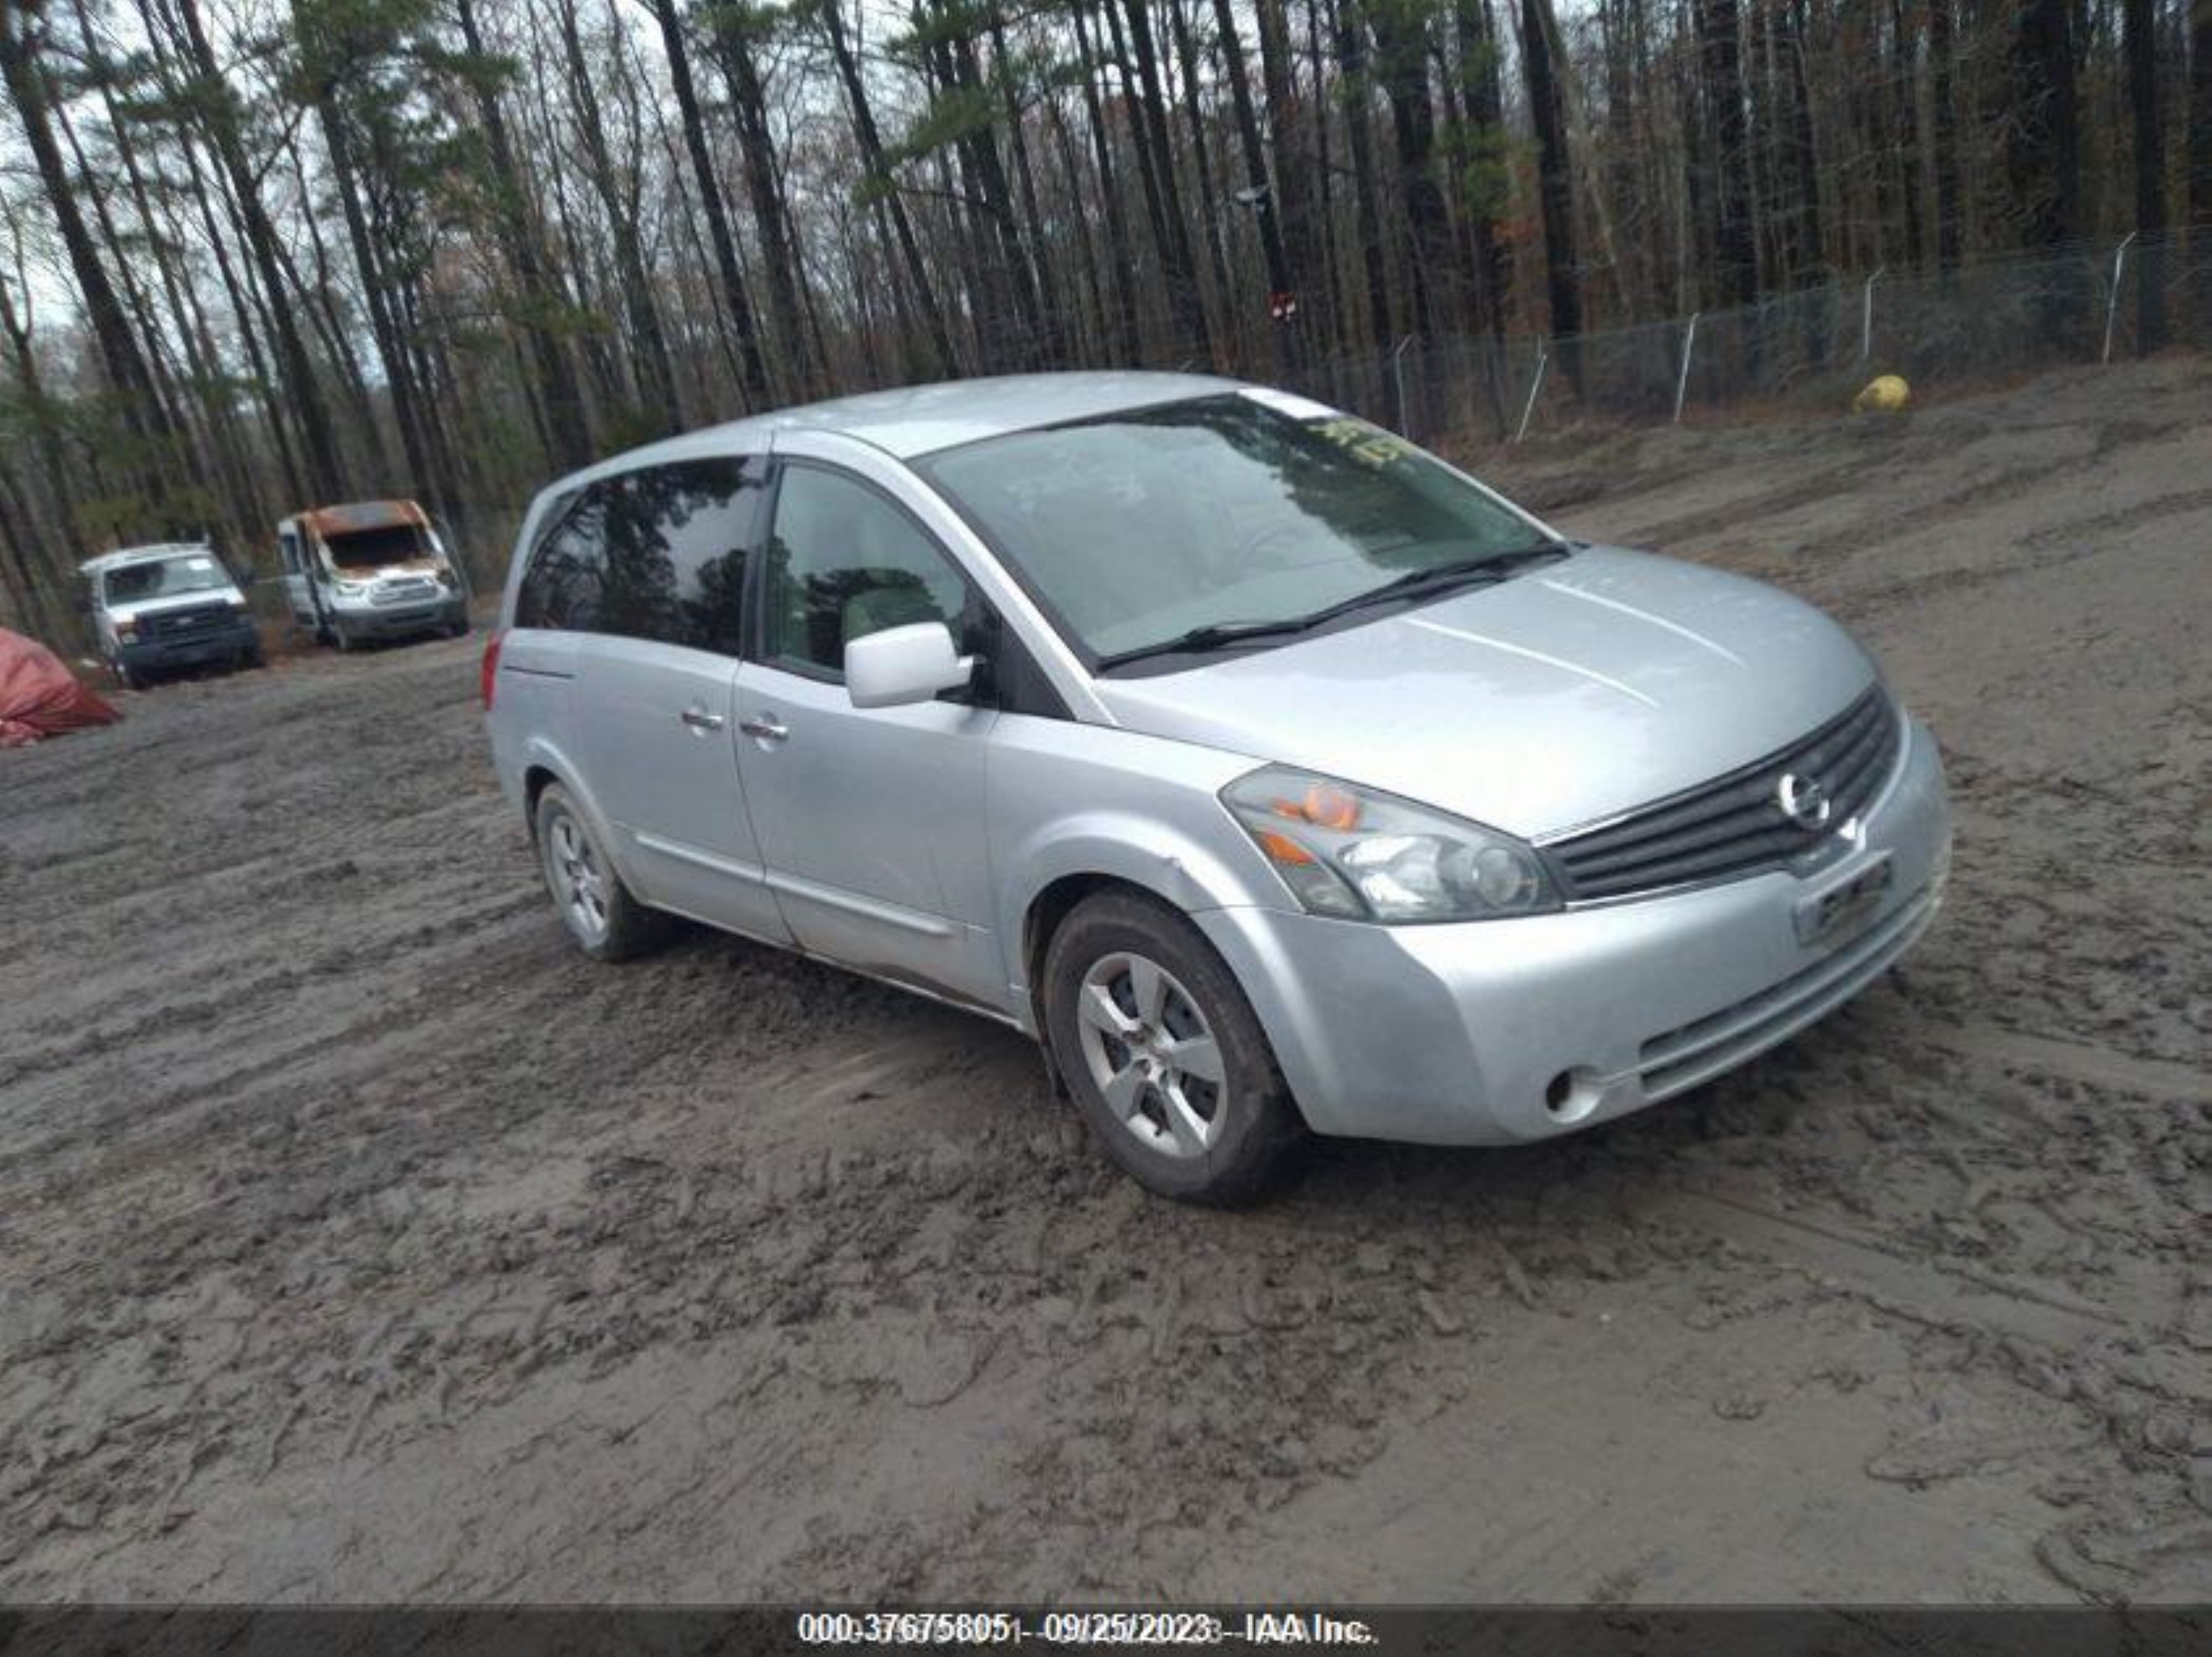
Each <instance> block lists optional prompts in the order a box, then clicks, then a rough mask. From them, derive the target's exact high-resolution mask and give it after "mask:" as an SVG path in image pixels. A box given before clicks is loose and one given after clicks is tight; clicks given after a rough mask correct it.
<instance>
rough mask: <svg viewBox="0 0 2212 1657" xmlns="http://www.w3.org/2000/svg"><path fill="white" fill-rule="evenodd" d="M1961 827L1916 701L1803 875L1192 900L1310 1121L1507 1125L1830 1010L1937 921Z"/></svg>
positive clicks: (1697, 1071) (1571, 1118) (1669, 1085)
mask: <svg viewBox="0 0 2212 1657" xmlns="http://www.w3.org/2000/svg"><path fill="white" fill-rule="evenodd" d="M1950 849H1951V822H1950V810H1949V806H1948V802H1947V800H1946V798H1945V794H1944V786H1943V770H1942V760H1941V758H1940V757H1939V756H1938V755H1937V753H1936V744H1935V739H1934V738H1933V737H1930V736H1929V733H1928V731H1927V730H1926V729H1925V728H1924V727H1923V726H1922V725H1919V724H1918V723H1917V722H1915V721H1911V720H1908V721H1907V722H1906V725H1905V741H1904V743H1903V744H1902V747H1901V751H1900V753H1899V757H1898V760H1897V762H1896V764H1895V766H1894V768H1893V769H1892V771H1891V773H1890V775H1889V777H1888V779H1887V782H1886V783H1885V784H1884V786H1883V788H1882V791H1881V794H1880V795H1879V796H1878V797H1877V798H1876V799H1875V804H1873V805H1872V807H1870V808H1869V810H1868V811H1867V812H1866V814H1865V817H1864V821H1863V835H1862V836H1861V838H1860V841H1859V842H1858V844H1857V845H1856V846H1855V847H1852V849H1851V850H1850V852H1849V853H1847V854H1846V855H1844V856H1843V857H1842V858H1840V859H1837V860H1836V861H1834V862H1832V863H1830V864H1828V865H1826V867H1824V868H1822V869H1821V870H1820V871H1819V872H1818V873H1817V874H1815V875H1813V876H1810V877H1804V878H1800V877H1797V876H1796V875H1792V874H1789V873H1785V872H1779V871H1778V872H1773V873H1769V874H1764V875H1759V876H1755V877H1751V878H1749V879H1745V880H1739V881H1733V882H1729V883H1726V884H1723V885H1717V886H1710V887H1705V888H1702V889H1696V890H1692V891H1686V892H1681V893H1678V894H1675V895H1670V896H1662V897H1653V898H1645V899H1642V900H1638V901H1623V902H1619V903H1611V904H1601V905H1594V906H1591V907H1586V908H1580V909H1571V910H1568V911H1566V912H1565V913H1559V914H1549V915H1535V916H1530V917H1528V919H1526V920H1492V921H1478V922H1473V923H1468V924H1464V925H1455V926H1370V925H1364V924H1361V923H1357V922H1350V921H1343V920H1328V919H1324V918H1322V917H1319V916H1314V915H1308V914H1304V913H1295V912H1290V911H1285V910H1279V909H1265V908H1258V907H1249V908H1225V909H1215V910H1211V911H1207V912H1205V913H1200V914H1198V915H1196V916H1194V920H1196V921H1197V922H1198V924H1199V925H1200V927H1201V928H1203V929H1204V931H1205V932H1206V936H1207V937H1208V938H1210V939H1211V940H1212V943H1213V944H1214V947H1215V948H1217V949H1218V950H1220V951H1221V953H1222V955H1223V956H1224V957H1225V958H1226V959H1227V961H1228V962H1229V964H1230V966H1231V968H1232V969H1233V970H1234V971H1235V972H1236V974H1237V980H1238V981H1239V982H1240V983H1241V984H1242V985H1243V987H1244V989H1245V992H1246V993H1247V995H1248V996H1249V998H1250V1000H1251V1002H1252V1005H1253V1010H1254V1011H1255V1012H1256V1013H1257V1014H1258V1015H1259V1018H1260V1022H1261V1025H1262V1026H1263V1027H1264V1028H1265V1029H1266V1030H1267V1035H1268V1038H1269V1041H1271V1043H1272V1044H1273V1047H1274V1051H1275V1057H1276V1059H1277V1061H1278V1062H1279V1064H1280V1065H1281V1066H1282V1070H1283V1075H1284V1079H1285V1081H1287V1082H1288V1083H1290V1086H1291V1092H1292V1094H1293V1095H1294V1096H1296V1097H1297V1101H1298V1103H1299V1106H1300V1107H1301V1108H1302V1109H1303V1110H1304V1114H1305V1117H1306V1120H1307V1121H1308V1122H1309V1123H1310V1125H1311V1126H1313V1128H1314V1129H1315V1130H1316V1132H1322V1133H1336V1134H1353V1135H1358V1136H1361V1137H1365V1138H1383V1139H1402V1140H1410V1141H1413V1142H1417V1143H1421V1144H1510V1143H1512V1142H1515V1141H1519V1140H1528V1139H1540V1138H1548V1137H1550V1136H1552V1135H1554V1134H1558V1133H1564V1132H1568V1131H1570V1130H1571V1129H1574V1128H1580V1127H1587V1126H1590V1125H1592V1124H1593V1123H1596V1122H1601V1121H1605V1120H1609V1119H1610V1118H1613V1117H1615V1116H1621V1115H1626V1114H1627V1113H1629V1112H1630V1111H1633V1110H1637V1109H1640V1108H1642V1107H1644V1106H1645V1105H1650V1104H1656V1103H1657V1102H1659V1101H1660V1100H1662V1099H1665V1098H1668V1097H1669V1096H1672V1095H1674V1094H1677V1093H1680V1092H1682V1091H1683V1090H1685V1089H1688V1088H1692V1087H1694V1086H1696V1085H1697V1084H1698V1083H1701V1082H1704V1081H1706V1080H1709V1079H1711V1077H1715V1076H1717V1075H1719V1074H1721V1073H1722V1072H1723V1071H1728V1070H1731V1069H1733V1068H1735V1066H1736V1065H1741V1064H1742V1063H1744V1062H1745V1061H1746V1060H1747V1059H1750V1058H1752V1057H1753V1055H1755V1054H1757V1053H1763V1052H1765V1050H1766V1049H1767V1048H1769V1047H1773V1046H1775V1045H1776V1044H1777V1043H1778V1042H1780V1041H1784V1040H1785V1039H1786V1038H1788V1037H1789V1036H1790V1035H1793V1034H1795V1033H1796V1031H1798V1030H1801V1029H1804V1028H1805V1027H1806V1026H1807V1025H1808V1024H1810V1023H1813V1022H1814V1020H1816V1019H1818V1018H1820V1017H1824V1016H1825V1015H1826V1014H1827V1013H1829V1012H1832V1011H1834V1010H1835V1009H1836V1008H1837V1007H1838V1006H1840V1005H1843V1004H1844V1002H1845V1001H1847V1000H1849V999H1850V998H1851V997H1852V996H1853V995H1855V994H1857V992H1859V991H1860V990H1861V989H1863V988H1864V987H1865V986H1867V985H1868V984H1869V983H1870V982H1872V981H1873V980H1875V978H1877V977H1879V976H1880V975H1881V974H1882V973H1883V972H1884V971H1886V970H1887V968H1889V967H1891V966H1892V965H1893V964H1894V963H1895V962H1897V961H1898V959H1899V957H1900V956H1903V955H1904V954H1905V951H1906V950H1908V949H1910V948H1911V945H1912V944H1913V943H1914V942H1915V941H1916V940H1917V938H1919V936H1920V934H1921V933H1922V932H1923V931H1924V930H1925V929H1926V927H1927V926H1928V923H1929V920H1931V919H1932V918H1933V917H1934V915H1935V913H1936V907H1937V905H1938V904H1939V902H1940V901H1941V900H1942V889H1943V883H1944V880H1945V877H1946V876H1947V875H1948V871H1949V866H1950ZM1881 859H1887V860H1888V862H1889V865H1890V869H1891V876H1890V880H1889V884H1888V886H1887V889H1886V891H1885V892H1884V893H1883V894H1882V896H1881V901H1880V903H1879V905H1878V906H1877V907H1875V908H1874V909H1872V910H1871V911H1870V912H1869V913H1867V914H1866V915H1865V916H1864V917H1863V920H1860V922H1859V923H1858V924H1857V925H1855V926H1851V927H1850V928H1849V929H1848V930H1846V931H1844V932H1842V933H1841V934H1840V935H1839V936H1837V937H1834V938H1826V939H1823V940H1822V941H1821V942H1820V943H1819V944H1814V945H1810V946H1808V945H1807V944H1803V943H1801V942H1800V940H1799V937H1798V915H1799V912H1800V910H1801V908H1802V907H1803V906H1804V905H1805V904H1806V902H1807V901H1808V898H1813V897H1815V896H1817V895H1820V894H1821V893H1825V892H1828V891H1831V890H1833V889H1836V888H1838V887H1840V886H1842V885H1844V884H1846V883H1850V882H1851V881H1853V880H1854V879H1856V878H1857V877H1859V876H1861V875H1863V873H1865V872H1866V871H1868V870H1869V869H1870V868H1872V867H1873V866H1874V865H1875V864H1877V863H1878V862H1880V861H1881Z"/></svg>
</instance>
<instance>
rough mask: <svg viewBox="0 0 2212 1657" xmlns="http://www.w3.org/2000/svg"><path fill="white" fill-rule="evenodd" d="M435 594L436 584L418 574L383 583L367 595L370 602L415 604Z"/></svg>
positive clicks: (433, 596)
mask: <svg viewBox="0 0 2212 1657" xmlns="http://www.w3.org/2000/svg"><path fill="white" fill-rule="evenodd" d="M437 596H438V584H437V583H436V582H435V581H433V580H429V579H428V577H426V576H419V575H418V576H410V577H409V578H407V579H406V580H398V581H386V582H385V583H383V584H382V585H381V586H379V587H378V588H377V589H376V591H375V592H373V593H371V594H370V595H369V599H368V601H369V603H371V604H420V603H422V600H423V599H425V598H436V597H437Z"/></svg>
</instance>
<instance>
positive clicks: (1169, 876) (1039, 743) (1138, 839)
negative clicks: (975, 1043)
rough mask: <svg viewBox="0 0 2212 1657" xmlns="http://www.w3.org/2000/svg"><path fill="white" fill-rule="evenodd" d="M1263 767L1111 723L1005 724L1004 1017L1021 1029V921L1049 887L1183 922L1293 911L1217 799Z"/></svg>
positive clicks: (996, 797)
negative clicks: (1124, 900)
mask: <svg viewBox="0 0 2212 1657" xmlns="http://www.w3.org/2000/svg"><path fill="white" fill-rule="evenodd" d="M1258 763H1259V762H1257V761H1255V760H1253V759H1250V758H1249V757H1247V756H1242V755H1237V754H1229V753H1224V752H1223V751H1221V750H1218V749H1212V748H1204V747H1200V746H1198V745H1196V744H1189V743H1179V742H1170V741H1167V740H1165V739H1164V738H1161V737H1147V736H1143V735H1141V734H1139V733H1138V732H1136V731H1121V730H1117V729H1115V728H1114V727H1113V726H1110V725H1081V724H1077V723H1075V722H1073V721H1072V720H1066V719H1032V718H1026V717H1019V716H1016V717H1010V718H1006V719H1001V720H1000V723H999V725H998V727H997V729H996V730H995V731H994V732H993V735H992V739H991V755H990V773H989V786H990V791H991V814H990V837H991V870H992V877H993V882H994V886H995V887H996V889H997V892H998V905H997V908H998V920H999V935H1000V938H1002V939H1004V940H1005V948H1006V974H1007V976H1006V982H1007V986H1008V997H1009V1001H1008V1009H1007V1010H1008V1011H1010V1012H1012V1013H1014V1014H1016V1015H1017V1016H1018V1017H1022V1018H1023V1019H1024V1021H1025V1022H1026V1021H1027V1019H1028V1017H1029V1013H1030V1008H1029V1005H1028V1001H1029V993H1028V992H1029V990H1030V984H1029V981H1028V974H1027V965H1026V962H1025V960H1024V951H1025V944H1024V939H1025V938H1026V935H1027V931H1028V920H1029V917H1030V910H1031V908H1032V906H1034V905H1035V904H1036V901H1037V899H1038V898H1039V897H1040V896H1041V895H1042V894H1043V893H1044V892H1045V891H1046V890H1047V889H1049V888H1050V887H1052V886H1053V885H1054V883H1056V882H1059V881H1062V880H1065V879H1068V878H1070V877H1103V878H1106V879H1109V880H1116V881H1121V882H1124V883H1127V884H1129V885H1133V886H1136V887H1139V888H1142V889H1145V890H1146V891H1149V892H1151V893H1152V894H1153V895H1155V896H1157V897H1158V898H1160V899H1161V900H1163V901H1165V902H1167V903H1170V904H1172V905H1173V906H1174V907H1176V908H1178V909H1181V910H1182V911H1183V912H1184V913H1188V914H1198V913H1204V912H1206V911H1208V910H1212V909H1218V908H1222V907H1231V906H1255V905H1257V906H1267V905H1273V906H1278V907H1292V906H1291V897H1290V895H1289V893H1288V892H1287V891H1285V889H1284V888H1283V885H1282V883H1281V882H1280V881H1279V880H1278V879H1277V878H1276V877H1275V875H1274V872H1273V871H1272V870H1270V869H1269V868H1268V867H1267V862H1266V860H1265V859H1263V858H1262V857H1261V855H1260V853H1259V851H1258V849H1257V848H1256V847H1254V846H1253V844H1252V843H1251V841H1249V839H1248V838H1247V837H1246V836H1245V835H1244V832H1243V829H1239V828H1238V827H1237V824H1236V822H1235V820H1234V819H1232V818H1231V816H1230V815H1229V813H1228V811H1227V810H1226V809H1225V807H1224V806H1223V805H1222V804H1221V800H1220V791H1221V790H1222V789H1223V788H1224V787H1225V786H1227V785H1228V784H1230V783H1231V782H1233V781H1234V780H1236V779H1237V778H1238V777H1241V776H1243V774H1245V773H1247V772H1249V771H1250V770H1252V769H1254V768H1255V766H1256V765H1257V764H1258Z"/></svg>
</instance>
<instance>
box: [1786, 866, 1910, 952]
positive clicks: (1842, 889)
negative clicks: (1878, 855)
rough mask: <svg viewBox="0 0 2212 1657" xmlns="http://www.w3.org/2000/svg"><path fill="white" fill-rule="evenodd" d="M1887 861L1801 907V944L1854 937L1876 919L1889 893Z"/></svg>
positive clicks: (1835, 886)
mask: <svg viewBox="0 0 2212 1657" xmlns="http://www.w3.org/2000/svg"><path fill="white" fill-rule="evenodd" d="M1891 873H1892V871H1891V869H1890V865H1889V859H1887V858H1884V859H1882V860H1881V862H1879V863H1876V864H1874V865H1870V866H1869V867H1868V868H1864V869H1862V870H1860V871H1858V873H1857V874H1855V875H1853V876H1852V877H1850V879H1849V880H1846V881H1844V882H1842V883H1840V884H1838V885H1834V886H1831V887H1829V888H1828V889H1827V890H1826V891H1825V892H1819V893H1815V894H1814V895H1813V896H1811V897H1808V898H1807V899H1806V900H1805V901H1803V902H1802V903H1800V904H1799V905H1798V906H1797V941H1798V942H1799V943H1800V944H1807V945H1811V944H1832V943H1835V942H1837V941H1838V940H1839V939H1842V938H1848V937H1850V935H1851V934H1852V933H1853V932H1857V931H1858V929H1859V928H1860V927H1862V926H1865V925H1866V924H1867V922H1868V921H1869V920H1873V919H1874V917H1875V911H1876V910H1878V909H1880V908H1881V900H1882V898H1883V897H1884V896H1885V895H1887V893H1888V891H1889V883H1890V877H1891Z"/></svg>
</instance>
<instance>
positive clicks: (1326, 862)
mask: <svg viewBox="0 0 2212 1657" xmlns="http://www.w3.org/2000/svg"><path fill="white" fill-rule="evenodd" d="M1221 801H1222V804H1225V805H1226V806H1227V807H1228V808H1229V810H1230V814H1231V816H1234V817H1235V818H1236V819H1237V822H1239V823H1240V824H1242V825H1243V829H1244V832H1245V833H1246V834H1248V835H1251V836H1252V842H1253V844H1254V845H1255V846H1257V847H1259V848H1260V850H1261V853H1262V854H1264V855H1265V856H1266V858H1267V861H1268V862H1269V863H1271V864H1273V865H1274V869H1275V872H1276V873H1277V874H1279V875H1280V876H1281V877H1283V883H1284V884H1285V885H1286V886H1288V887H1289V888H1290V889H1291V895H1292V896H1294V897H1296V898H1297V900H1298V901H1299V902H1300V903H1301V904H1303V905H1304V906H1305V907H1306V909H1307V910H1308V911H1309V912H1310V913H1314V914H1319V915H1339V916H1342V917H1345V918H1346V919H1348V920H1379V921H1382V922H1383V923H1385V924H1386V925H1402V924H1405V923H1407V922H1414V921H1425V920H1492V919H1494V918H1496V917H1498V916H1501V915H1525V914H1534V913H1540V912H1541V911H1543V910H1547V909H1556V908H1558V907H1559V896H1558V894H1556V893H1555V892H1553V889H1552V883H1551V879H1550V877H1548V876H1547V874H1546V873H1545V871H1544V865H1543V862H1542V860H1541V859H1539V858H1538V857H1537V855H1536V854H1535V853H1534V852H1533V851H1531V850H1529V848H1528V847H1526V846H1524V845H1522V843H1521V842H1520V841H1517V840H1515V839H1514V838H1513V837H1512V836H1511V835H1501V834H1499V833H1498V831H1497V830H1496V829H1485V828H1483V827H1481V826H1480V824H1477V823H1473V822H1465V821H1463V820H1462V819H1461V818H1458V817H1455V816H1447V815H1446V814H1444V813H1443V812H1442V811H1432V810H1428V809H1427V808H1426V807H1425V806H1419V805H1414V804H1410V803H1408V802H1407V801H1405V800H1401V799H1399V798H1395V797H1394V796H1392V795H1389V794H1378V793H1376V792H1374V791H1372V790H1371V789H1366V788H1360V787H1358V786H1354V785H1352V784H1351V783H1347V782H1338V781H1336V780H1334V779H1332V778H1328V777H1322V776H1316V775H1315V774H1312V773H1311V772H1307V771H1294V770H1291V769H1290V768H1288V767H1285V766H1269V767H1267V768H1266V769H1265V770H1261V771H1255V772H1253V773H1252V774H1250V775H1249V776H1244V777H1239V778H1238V779H1237V780H1236V781H1235V782H1232V783H1231V784H1230V785H1229V786H1228V787H1226V788H1225V789H1223V790H1222V791H1221Z"/></svg>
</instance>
